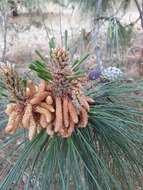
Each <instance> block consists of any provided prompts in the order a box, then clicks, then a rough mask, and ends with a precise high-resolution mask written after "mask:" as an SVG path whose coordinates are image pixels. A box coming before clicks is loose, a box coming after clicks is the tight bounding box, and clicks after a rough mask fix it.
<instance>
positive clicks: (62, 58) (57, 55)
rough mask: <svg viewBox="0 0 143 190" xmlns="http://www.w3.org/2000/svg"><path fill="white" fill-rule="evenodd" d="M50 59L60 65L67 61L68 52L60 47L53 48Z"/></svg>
mask: <svg viewBox="0 0 143 190" xmlns="http://www.w3.org/2000/svg"><path fill="white" fill-rule="evenodd" d="M52 59H53V61H54V62H55V63H59V65H62V64H63V63H65V62H67V61H68V59H69V55H68V52H67V51H65V50H64V49H62V48H55V49H53V50H52Z"/></svg>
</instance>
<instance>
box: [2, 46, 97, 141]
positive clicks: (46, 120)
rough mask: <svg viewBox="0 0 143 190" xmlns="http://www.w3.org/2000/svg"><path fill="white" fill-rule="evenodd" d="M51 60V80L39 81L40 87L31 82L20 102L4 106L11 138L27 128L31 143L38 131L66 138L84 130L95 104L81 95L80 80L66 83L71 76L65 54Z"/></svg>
mask: <svg viewBox="0 0 143 190" xmlns="http://www.w3.org/2000/svg"><path fill="white" fill-rule="evenodd" d="M52 59H53V63H54V69H53V71H51V74H52V76H53V80H52V81H48V82H47V81H45V80H42V81H41V83H40V84H39V86H36V85H35V84H34V82H33V81H31V80H29V81H27V85H26V92H25V97H24V98H23V101H18V102H16V103H10V104H8V105H7V109H6V111H5V112H6V114H7V115H8V116H9V121H8V124H7V126H6V128H5V131H6V132H7V133H10V134H13V133H15V132H16V130H17V129H18V128H26V129H28V133H29V139H30V140H32V139H33V137H35V136H36V135H37V134H38V133H39V131H41V130H42V129H45V131H46V132H47V134H48V135H50V136H53V135H58V136H61V137H62V138H68V137H70V136H71V135H72V133H73V132H74V131H75V129H76V128H86V127H87V125H88V112H89V109H90V104H92V103H94V100H93V99H92V98H91V97H89V96H85V95H84V93H83V91H82V85H81V83H80V80H78V79H77V78H76V79H74V80H69V76H68V75H71V74H74V72H73V71H72V69H71V68H70V66H68V65H67V63H66V62H67V61H68V53H67V52H66V51H64V50H63V49H55V50H53V54H52ZM53 63H52V64H53ZM56 65H57V66H58V68H57V69H56ZM67 70H68V71H69V72H67ZM59 91H60V93H59Z"/></svg>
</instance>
